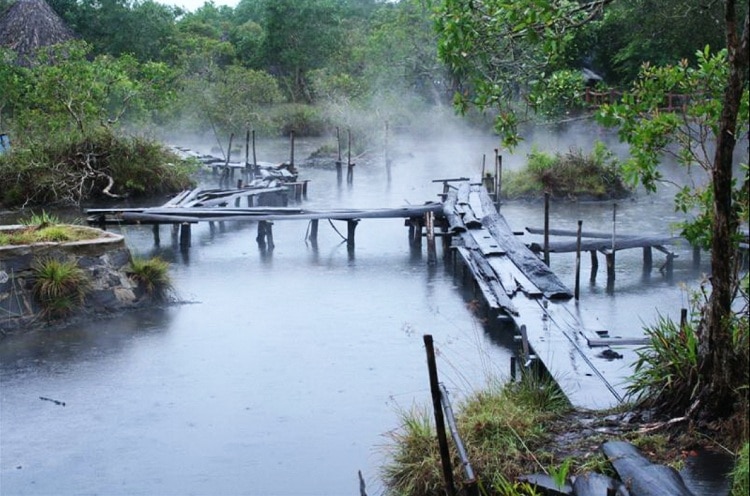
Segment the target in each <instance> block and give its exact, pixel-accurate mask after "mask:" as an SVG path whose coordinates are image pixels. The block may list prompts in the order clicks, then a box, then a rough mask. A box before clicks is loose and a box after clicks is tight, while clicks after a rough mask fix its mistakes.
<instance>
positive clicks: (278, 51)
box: [264, 0, 343, 102]
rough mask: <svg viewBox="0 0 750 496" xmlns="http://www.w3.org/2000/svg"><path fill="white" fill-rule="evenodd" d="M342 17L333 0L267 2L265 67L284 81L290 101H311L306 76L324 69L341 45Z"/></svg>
mask: <svg viewBox="0 0 750 496" xmlns="http://www.w3.org/2000/svg"><path fill="white" fill-rule="evenodd" d="M342 14H343V12H342V9H341V4H340V3H338V2H336V1H335V0H304V1H299V0H268V1H267V3H266V5H265V22H266V24H265V28H266V33H267V35H266V38H265V50H264V52H265V54H266V57H267V59H266V60H267V66H268V67H269V69H270V72H271V73H272V74H275V75H278V76H280V77H282V78H283V80H285V81H286V82H287V84H288V89H289V96H290V98H291V99H292V100H297V101H299V100H301V101H305V102H311V101H312V94H311V92H310V89H309V87H308V81H307V73H308V72H309V71H311V70H313V69H319V68H321V67H323V66H325V64H326V62H327V61H328V59H329V57H330V56H331V54H333V53H334V52H335V50H336V48H337V46H338V45H339V44H340V43H342V42H343V40H342V36H341V35H342V29H341V21H342Z"/></svg>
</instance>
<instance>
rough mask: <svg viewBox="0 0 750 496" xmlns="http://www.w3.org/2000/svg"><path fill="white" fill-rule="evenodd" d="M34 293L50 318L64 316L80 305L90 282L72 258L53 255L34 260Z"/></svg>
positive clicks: (44, 312)
mask: <svg viewBox="0 0 750 496" xmlns="http://www.w3.org/2000/svg"><path fill="white" fill-rule="evenodd" d="M32 269H33V272H34V278H35V280H34V286H33V294H34V296H35V297H36V298H37V300H38V302H39V304H40V305H41V307H42V310H43V314H44V315H45V316H47V317H49V318H57V317H64V316H66V315H69V314H70V313H72V312H73V311H74V310H75V309H77V308H79V307H80V306H81V305H83V301H84V299H85V298H86V294H87V293H88V291H89V289H90V288H91V281H90V279H89V276H88V274H87V273H86V271H85V270H84V269H82V268H80V267H78V266H77V265H76V264H75V262H73V261H61V260H57V259H54V258H50V259H43V260H38V261H36V262H35V263H34V265H33V267H32Z"/></svg>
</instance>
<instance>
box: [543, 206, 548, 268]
mask: <svg viewBox="0 0 750 496" xmlns="http://www.w3.org/2000/svg"><path fill="white" fill-rule="evenodd" d="M544 264H545V265H546V266H547V267H549V193H547V192H545V193H544Z"/></svg>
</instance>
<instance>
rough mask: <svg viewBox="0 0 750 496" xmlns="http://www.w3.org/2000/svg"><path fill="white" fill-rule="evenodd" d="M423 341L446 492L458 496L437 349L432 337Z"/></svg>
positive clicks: (425, 337) (425, 336)
mask: <svg viewBox="0 0 750 496" xmlns="http://www.w3.org/2000/svg"><path fill="white" fill-rule="evenodd" d="M423 339H424V345H425V349H426V350H427V370H428V372H429V376H430V393H431V394H432V409H433V411H434V414H435V429H436V430H437V438H438V447H439V449H440V461H441V463H442V467H443V479H444V481H445V492H446V493H447V494H448V496H456V487H455V484H454V481H453V467H452V466H451V455H450V451H449V449H448V437H447V436H446V435H445V418H444V417H443V408H442V406H441V404H440V385H439V382H438V373H437V364H436V362H435V348H434V346H433V342H432V336H431V335H429V334H425V335H424V338H423Z"/></svg>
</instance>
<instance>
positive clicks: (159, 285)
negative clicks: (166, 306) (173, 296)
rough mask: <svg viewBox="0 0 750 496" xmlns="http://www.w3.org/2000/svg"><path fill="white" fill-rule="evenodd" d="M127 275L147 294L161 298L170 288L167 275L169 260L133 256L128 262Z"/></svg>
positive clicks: (164, 297) (170, 282)
mask: <svg viewBox="0 0 750 496" xmlns="http://www.w3.org/2000/svg"><path fill="white" fill-rule="evenodd" d="M128 275H129V276H130V278H131V279H133V280H134V281H135V282H136V283H137V284H138V285H139V286H141V287H142V288H143V289H144V290H145V291H146V293H147V294H149V295H151V296H152V297H154V298H156V299H159V300H163V299H166V297H167V295H168V294H169V292H170V291H171V290H172V279H171V277H170V275H169V262H167V261H165V260H163V259H161V258H159V257H154V258H149V259H142V258H134V259H133V260H132V261H131V262H130V269H129V270H128Z"/></svg>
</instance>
